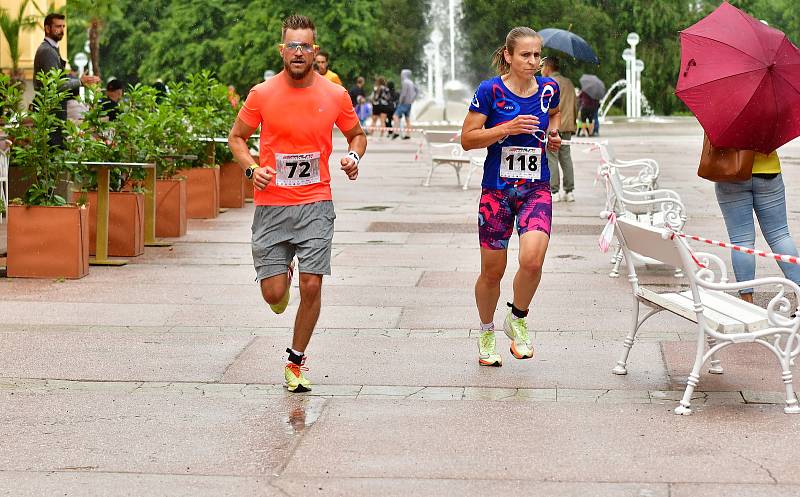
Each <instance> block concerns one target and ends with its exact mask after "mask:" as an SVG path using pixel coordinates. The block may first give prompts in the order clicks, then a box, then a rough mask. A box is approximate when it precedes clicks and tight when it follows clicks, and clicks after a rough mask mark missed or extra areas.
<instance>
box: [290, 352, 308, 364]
mask: <svg viewBox="0 0 800 497" xmlns="http://www.w3.org/2000/svg"><path fill="white" fill-rule="evenodd" d="M286 352H288V353H289V362H293V363H295V364H297V365H298V366H300V365H301V364H303V356H304V355H305V354H299V355H298V354H295V353H294V352H292V349H286Z"/></svg>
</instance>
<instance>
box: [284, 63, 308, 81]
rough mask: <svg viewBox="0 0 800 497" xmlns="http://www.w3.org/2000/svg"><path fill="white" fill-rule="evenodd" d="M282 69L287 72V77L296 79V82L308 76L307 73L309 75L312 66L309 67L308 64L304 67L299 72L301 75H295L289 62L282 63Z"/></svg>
mask: <svg viewBox="0 0 800 497" xmlns="http://www.w3.org/2000/svg"><path fill="white" fill-rule="evenodd" d="M303 62H305V61H303ZM283 68H284V69H285V70H286V72H287V73H289V76H291V78H292V79H297V80H300V79H303V78H305V77H306V76H308V73H310V72H311V69H312V65H311V64H308V65H307V66H306V67H305V69H303V72H301V73H296V72H294V70H293V69H292V64H291V62H286V61H283Z"/></svg>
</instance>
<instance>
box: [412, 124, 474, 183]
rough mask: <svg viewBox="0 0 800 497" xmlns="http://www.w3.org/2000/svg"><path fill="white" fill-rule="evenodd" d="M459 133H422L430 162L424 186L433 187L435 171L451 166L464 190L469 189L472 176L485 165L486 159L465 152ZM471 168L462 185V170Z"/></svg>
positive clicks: (427, 131) (426, 131)
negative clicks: (440, 167) (432, 179)
mask: <svg viewBox="0 0 800 497" xmlns="http://www.w3.org/2000/svg"><path fill="white" fill-rule="evenodd" d="M459 134H460V132H459V131H429V130H425V131H423V132H422V136H423V138H424V139H425V146H426V149H427V156H428V159H429V162H430V167H429V169H428V175H427V177H426V178H425V181H424V182H423V183H422V186H430V185H431V177H432V176H433V171H435V170H436V168H437V167H439V166H441V165H447V166H451V167H452V168H453V169H454V170H455V172H456V181H457V182H458V184H459V186H461V188H462V189H464V190H466V189H467V188H469V182H470V180H471V179H472V174H473V173H474V172H475V170H476V169H477V168H479V167H481V166H482V165H483V161H484V158H483V157H479V156H477V155H473V154H471V153H469V152H465V151H464V149H463V148H461V140H460V139H459ZM467 166H468V167H469V172H468V173H467V177H466V178H465V180H464V184H463V185H462V184H461V168H462V167H467Z"/></svg>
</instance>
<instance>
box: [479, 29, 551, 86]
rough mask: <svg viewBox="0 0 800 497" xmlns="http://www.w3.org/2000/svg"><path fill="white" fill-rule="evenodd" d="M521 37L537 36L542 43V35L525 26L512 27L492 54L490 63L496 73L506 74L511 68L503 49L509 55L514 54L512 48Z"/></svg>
mask: <svg viewBox="0 0 800 497" xmlns="http://www.w3.org/2000/svg"><path fill="white" fill-rule="evenodd" d="M522 38H538V39H539V41H540V42H542V43H544V40H542V36H541V35H540V34H539V33H537V32H536V31H534V30H532V29H531V28H529V27H527V26H517V27H516V28H514V29H512V30H511V31H509V32H508V34H507V35H506V42H505V44H503V45H501V46H500V48H498V49H497V50H495V51H494V53H493V54H492V65H493V66H494V67H495V69H496V70H497V74H499V75H501V76H502V75H503V74H508V71H510V70H511V65H510V64H509V63H508V62H507V61H506V58H505V56H504V55H503V51H505V50H508V53H509V55H514V48H516V46H517V42H518V41H519V40H520V39H522Z"/></svg>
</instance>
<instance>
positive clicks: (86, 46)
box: [83, 31, 94, 76]
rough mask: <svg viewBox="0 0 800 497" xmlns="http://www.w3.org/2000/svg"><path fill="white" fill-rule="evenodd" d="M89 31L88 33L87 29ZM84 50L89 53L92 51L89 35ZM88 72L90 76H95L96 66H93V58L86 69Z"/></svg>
mask: <svg viewBox="0 0 800 497" xmlns="http://www.w3.org/2000/svg"><path fill="white" fill-rule="evenodd" d="M87 33H88V31H87ZM83 51H84V52H85V53H87V54H88V53H91V51H92V50H91V48H90V47H89V37H88V36H87V37H86V43H85V44H84V45H83ZM86 72H87V73H88V74H89V75H90V76H94V68H93V67H92V61H91V60H90V61H88V69H87V70H86Z"/></svg>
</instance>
